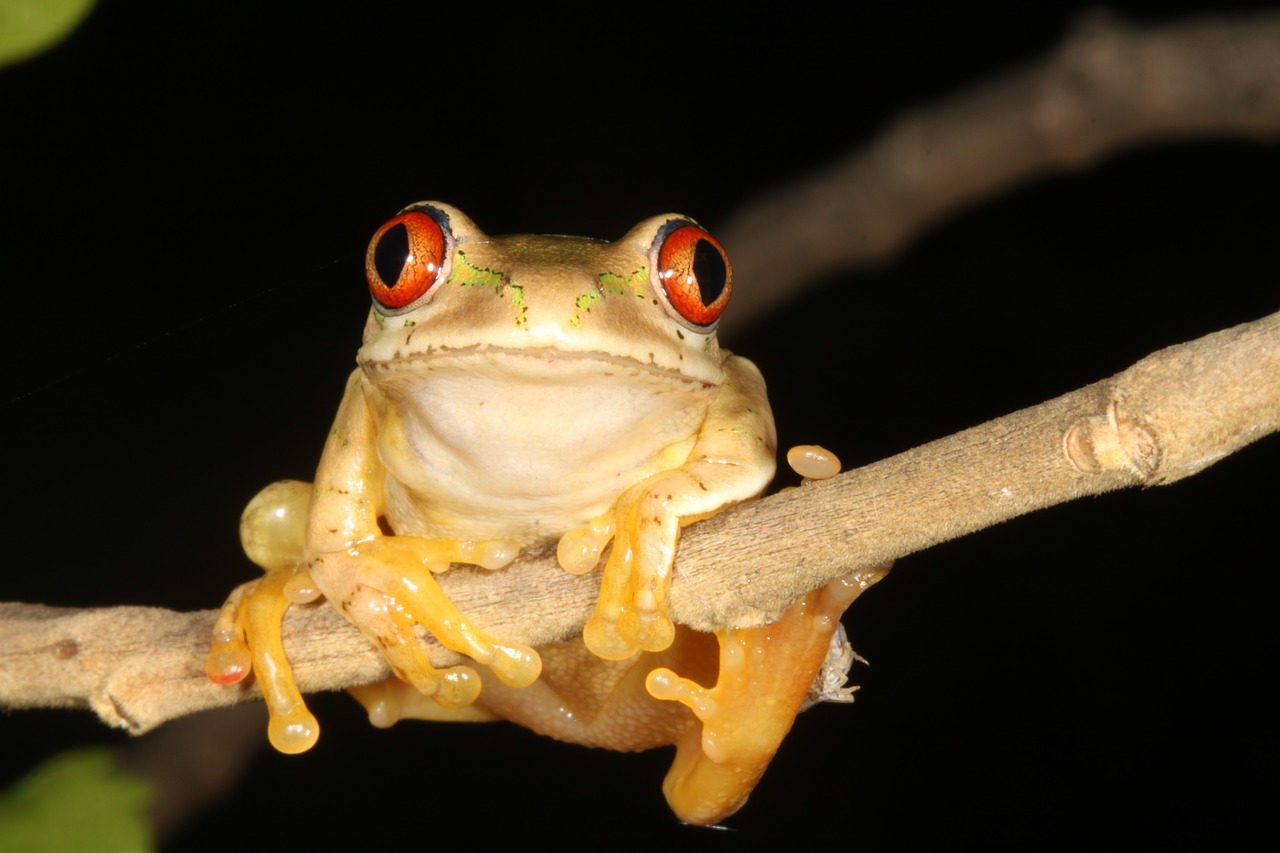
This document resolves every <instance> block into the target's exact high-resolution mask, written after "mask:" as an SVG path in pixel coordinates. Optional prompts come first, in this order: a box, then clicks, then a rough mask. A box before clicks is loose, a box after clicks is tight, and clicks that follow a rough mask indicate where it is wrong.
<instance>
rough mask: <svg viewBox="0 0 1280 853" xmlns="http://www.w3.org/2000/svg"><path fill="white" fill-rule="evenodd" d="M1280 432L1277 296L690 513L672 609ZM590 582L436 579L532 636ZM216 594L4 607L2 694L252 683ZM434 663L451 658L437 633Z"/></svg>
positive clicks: (346, 668)
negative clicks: (211, 598)
mask: <svg viewBox="0 0 1280 853" xmlns="http://www.w3.org/2000/svg"><path fill="white" fill-rule="evenodd" d="M1277 429H1280V313H1277V314H1273V315H1271V316H1269V317H1265V318H1263V319H1261V320H1258V321H1255V322H1253V323H1246V324H1244V325H1240V326H1236V327H1234V328H1232V329H1227V330H1225V331H1222V332H1217V333H1214V334H1211V335H1208V336H1206V337H1203V338H1200V339H1199V340H1196V341H1193V342H1190V343H1186V344H1181V345H1178V346H1174V347H1169V348H1168V349H1164V350H1161V351H1159V352H1157V353H1155V354H1153V355H1151V356H1149V357H1147V358H1145V359H1143V360H1142V361H1139V362H1138V363H1137V364H1135V365H1134V366H1133V367H1131V368H1129V369H1128V370H1125V371H1123V372H1122V373H1120V374H1118V375H1116V376H1114V377H1112V378H1111V379H1108V380H1104V381H1102V382H1098V383H1095V384H1093V385H1089V386H1087V387H1085V388H1081V389H1080V390H1078V391H1073V392H1071V393H1069V394H1066V395H1063V396H1061V397H1058V398H1057V399H1054V400H1050V401H1048V402H1046V403H1042V404H1040V405H1038V406H1033V407H1031V408H1029V409H1024V410H1022V411H1020V412H1015V413H1013V414H1011V415H1007V416H1005V417H1002V418H998V419H996V420H993V421H990V422H988V423H986V424H983V425H982V426H978V427H975V428H973V429H969V430H965V431H964V432H961V433H958V434H956V435H953V436H950V437H948V438H944V439H940V440H938V441H935V442H932V443H930V444H926V445H924V446H922V447H918V448H916V449H914V450H911V451H908V452H906V453H903V454H900V455H898V456H894V457H892V458H890V459H886V460H884V461H881V462H877V463H875V464H873V465H869V466H867V467H865V468H861V469H858V470H856V471H850V472H848V473H846V474H843V475H841V476H839V477H837V478H835V479H833V480H829V481H825V482H821V483H815V484H811V485H809V486H807V487H805V488H801V489H796V490H791V491H787V492H784V493H781V494H779V495H775V496H773V497H771V498H767V499H765V500H761V501H757V502H755V503H752V504H749V505H746V506H743V507H740V508H738V509H737V510H736V511H733V512H730V513H726V514H724V515H722V516H720V517H717V518H715V519H712V520H710V521H708V522H704V523H702V524H699V525H696V526H695V527H692V528H690V529H689V530H688V531H687V532H686V535H685V537H684V541H683V543H682V545H681V550H680V562H679V565H678V568H677V576H676V578H675V579H674V581H673V583H672V588H671V596H670V607H671V613H672V616H673V617H674V618H675V619H676V620H677V621H680V622H683V623H685V624H688V625H692V626H694V627H696V628H701V629H711V628H715V627H719V626H724V625H731V624H732V625H746V624H752V623H756V622H759V621H761V620H764V619H767V618H768V617H769V616H771V615H773V614H776V613H777V612H779V611H780V610H781V609H782V608H783V607H785V606H786V604H787V603H789V602H790V601H791V600H793V599H794V598H795V597H797V596H798V595H800V594H802V593H804V592H805V591H807V590H809V589H813V588H815V587H817V586H819V585H821V584H823V583H825V582H827V581H829V580H832V579H834V578H836V577H839V576H841V575H844V574H847V573H849V572H852V571H866V570H869V569H870V567H873V566H876V565H879V564H882V563H884V562H886V561H888V560H891V559H895V558H897V557H901V556H904V555H906V554H910V553H913V552H915V551H919V550H922V549H924V548H928V547H929V546H931V545H934V544H937V543H939V542H943V541H946V540H948V539H952V538H955V537H957V536H961V535H964V534H966V533H969V532H972V531H975V530H979V529H982V528H984V527H989V526H991V525H994V524H997V523H999V522H1001V521H1004V520H1007V519H1010V518H1014V517H1016V516H1019V515H1023V514H1025V513H1029V512H1032V511H1034V510H1036V509H1040V508H1043V507H1047V506H1052V505H1054V504H1058V503H1062V502H1064V501H1068V500H1072V499H1074V498H1078V497H1081V496H1084V495H1093V494H1099V493H1102V492H1106V491H1110V490H1113V489H1118V488H1122V487H1125V486H1134V485H1162V484H1166V483H1172V482H1175V481H1177V480H1179V479H1182V478H1183V477H1188V476H1190V475H1192V474H1195V473H1197V472H1198V471H1200V470H1202V469H1204V468H1206V467H1208V466H1209V465H1211V464H1213V463H1214V462H1216V461H1217V460H1219V459H1221V458H1223V457H1224V456H1227V455H1228V454H1230V453H1232V452H1234V451H1236V450H1238V449H1240V448H1241V447H1243V446H1245V445H1246V444H1249V443H1250V442H1253V441H1256V440H1257V439H1259V438H1261V437H1263V436H1265V435H1268V434H1270V433H1272V432H1275V431H1276V430H1277ZM597 585H598V581H597V579H596V576H594V575H589V576H585V577H577V576H573V575H570V574H568V573H566V572H563V571H561V570H560V569H559V568H558V567H557V566H556V564H555V559H554V556H552V555H550V554H543V555H540V556H532V557H526V558H524V559H521V560H520V561H518V562H517V563H516V564H515V565H513V566H512V567H511V568H509V569H507V570H505V571H502V572H495V573H486V572H482V571H479V570H468V569H457V570H454V571H452V572H450V573H449V574H448V575H446V576H444V577H443V578H442V586H443V587H444V588H445V591H446V592H447V593H448V594H449V595H450V596H451V597H452V598H453V600H454V601H456V602H457V603H458V604H459V605H460V606H461V608H462V609H463V610H464V611H466V612H469V613H471V614H473V615H474V617H475V621H476V622H477V623H479V624H481V625H483V626H485V627H487V628H489V629H491V630H492V631H494V632H495V633H496V634H498V635H500V636H503V637H506V638H508V639H511V640H517V641H521V642H526V643H529V644H532V645H540V644H543V643H548V642H552V641H555V640H559V639H563V638H566V637H569V636H573V635H574V634H576V633H578V632H579V631H580V630H581V627H582V625H583V623H584V622H585V621H586V617H587V616H588V615H589V613H590V609H591V604H592V602H593V600H594V598H595V593H596V588H597ZM213 616H214V613H213V611H202V612H198V613H173V612H170V611H166V610H158V609H149V608H138V607H121V608H112V609H107V610H72V609H58V608H51V607H42V606H38V605H23V604H4V605H0V705H3V706H5V707H10V708H19V707H41V706H43V707H58V706H62V707H66V706H71V707H77V706H85V705H88V706H91V707H92V708H93V709H94V710H95V711H96V712H97V713H98V714H99V716H101V717H102V718H103V719H104V720H105V721H106V722H108V723H110V724H112V725H116V726H121V727H124V728H128V729H130V730H132V731H134V732H143V731H147V730H148V729H151V728H153V727H155V726H157V725H159V724H160V723H162V722H164V721H165V720H168V719H172V718H174V717H178V716H181V715H183V714H188V713H191V712H194V711H196V710H200V709H203V708H208V707H213V706H219V705H228V704H232V703H234V702H238V701H241V700H244V699H246V698H251V697H253V696H256V692H255V691H253V690H252V688H245V687H234V688H228V687H219V686H216V685H213V684H211V683H210V682H209V681H208V680H207V679H205V677H204V672H203V668H204V655H205V653H206V651H207V648H208V642H209V634H210V630H211V626H212V623H213ZM285 645H286V648H287V650H288V652H289V656H290V659H291V660H292V661H293V663H294V667H295V674H296V676H297V678H298V681H299V684H300V685H301V686H302V687H303V689H304V690H306V691H316V690H332V689H338V688H341V687H346V686H351V685H356V684H363V683H368V682H370V681H373V680H376V679H380V678H383V677H386V676H387V675H388V674H389V673H388V671H387V669H386V666H385V664H384V663H383V662H382V659H381V657H380V656H379V655H378V654H377V652H376V651H374V649H373V648H372V647H371V646H370V645H369V644H368V643H366V642H365V641H364V639H363V638H362V637H361V636H360V634H358V633H357V632H356V631H355V630H354V629H353V628H351V627H350V626H349V625H347V624H346V623H345V622H343V621H342V619H341V617H339V616H338V615H337V614H336V612H335V611H334V610H333V609H332V608H329V607H327V606H312V607H295V608H292V609H291V610H290V611H289V613H288V615H287V618H286V620H285ZM433 652H434V653H433V658H434V659H435V660H436V661H437V662H438V663H445V662H448V661H450V660H455V659H456V655H454V654H453V653H451V652H448V651H447V650H444V649H441V648H439V647H438V646H436V647H434V649H433Z"/></svg>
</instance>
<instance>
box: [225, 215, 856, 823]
mask: <svg viewBox="0 0 1280 853" xmlns="http://www.w3.org/2000/svg"><path fill="white" fill-rule="evenodd" d="M365 267H366V277H367V283H368V286H369V291H370V295H371V297H372V302H373V305H372V308H371V310H370V313H369V315H368V320H367V321H366V324H365V328H364V334H363V343H362V346H361V347H360V349H359V351H358V353H357V357H356V361H357V367H356V369H355V370H354V372H353V373H352V374H351V376H350V378H349V380H348V382H347V385H346V389H345V392H344V395H343V398H342V401H341V403H340V405H339V407H338V413H337V416H336V418H335V421H334V424H333V426H332V428H331V430H330V432H329V434H328V436H327V438H326V442H325V445H324V448H323V451H322V453H321V458H320V462H319V466H318V468H317V471H316V474H315V478H314V482H313V483H302V482H284V483H278V484H273V485H272V486H269V487H268V488H267V489H265V490H263V491H262V492H261V493H260V494H259V495H258V496H257V497H255V498H254V499H253V501H251V502H250V505H249V507H248V509H246V512H245V514H244V517H243V519H242V525H241V538H242V542H243V543H244V546H245V551H246V553H247V554H248V556H249V557H250V559H251V560H253V562H255V563H257V564H258V565H259V566H260V567H262V568H263V569H264V570H265V574H264V575H263V576H262V577H260V578H258V579H257V580H253V581H250V582H248V583H246V584H243V585H241V586H240V587H238V588H237V589H236V590H234V591H233V592H232V594H231V595H230V596H229V598H228V599H227V602H226V604H224V606H223V608H222V610H221V611H220V613H219V616H218V618H217V622H216V624H215V627H214V636H213V643H212V646H211V650H210V653H209V658H208V663H207V674H208V676H209V678H210V679H211V680H213V681H214V682H217V683H220V684H234V683H237V682H240V681H242V680H243V679H245V678H246V677H247V676H249V675H250V673H253V674H254V676H255V678H256V680H257V683H258V685H259V687H260V688H261V691H262V694H263V696H264V698H265V700H266V703H267V707H268V711H269V722H268V738H269V740H270V741H271V743H272V745H273V746H275V747H276V748H277V749H278V750H280V751H282V752H285V753H297V752H303V751H305V750H307V749H309V748H311V746H312V745H313V744H314V743H315V742H316V739H317V738H318V736H319V725H318V723H317V721H316V720H315V717H314V716H313V715H312V714H311V712H310V711H309V710H308V709H307V707H306V703H305V700H304V699H303V697H302V695H301V693H300V691H299V689H298V687H297V685H296V683H295V682H294V679H293V675H292V671H291V669H290V667H289V663H288V657H287V655H286V653H285V651H284V648H283V642H282V640H281V619H282V616H283V614H284V612H285V610H286V608H288V607H289V606H292V605H305V604H310V603H312V602H318V601H319V600H320V599H322V598H323V599H324V600H325V601H327V602H329V603H330V604H332V605H333V606H335V607H337V608H338V610H339V611H340V612H341V613H342V615H343V616H344V617H345V618H346V619H347V620H348V621H349V622H351V623H352V624H353V625H355V627H356V628H358V629H359V630H360V631H361V632H362V633H363V634H364V635H365V636H366V637H367V638H368V639H369V640H370V641H371V642H373V643H374V644H375V645H376V646H377V647H378V648H379V649H380V650H381V652H382V655H383V656H384V657H385V659H386V661H387V663H388V665H389V667H390V669H391V672H392V674H393V678H391V679H390V680H388V681H387V682H384V683H383V684H379V685H366V686H363V687H359V688H355V689H353V690H352V691H351V692H352V693H353V694H354V695H355V696H356V698H357V699H358V700H360V701H361V702H362V703H363V704H364V705H365V707H366V709H367V710H368V712H369V716H370V719H371V721H372V722H373V723H374V724H375V725H390V724H392V723H394V722H396V721H398V720H401V719H406V718H414V719H428V720H444V721H459V722H461V721H481V720H491V719H507V720H510V721H513V722H516V723H519V724H522V725H525V726H527V727H529V728H532V729H534V730H535V731H539V732H541V733H543V734H548V735H550V736H552V737H557V738H560V739H562V740H567V741H572V742H576V743H581V744H585V745H589V746H602V747H607V748H613V749H622V750H637V749H648V748H652V747H656V746H661V745H669V744H675V745H676V747H677V757H676V760H675V763H674V764H673V767H672V770H671V772H670V773H669V774H668V777H667V781H666V783H664V791H665V792H666V795H667V799H668V802H669V803H670V804H671V806H672V808H673V809H674V811H675V812H676V814H677V815H678V816H679V817H680V818H681V819H682V820H685V821H687V822H690V823H698V824H709V823H716V822H719V821H720V820H723V819H724V818H725V817H726V816H728V815H729V814H732V813H733V812H734V811H736V810H737V809H738V808H739V807H740V806H741V805H742V803H743V802H745V799H746V796H747V795H748V794H749V793H750V792H751V790H752V789H753V788H754V787H755V784H756V782H757V781H758V779H759V778H760V775H761V774H762V773H763V772H764V768H765V766H767V764H768V762H769V760H770V759H771V758H772V756H773V754H774V752H775V751H776V749H777V748H778V745H779V744H780V742H781V739H782V737H783V736H784V735H785V734H786V732H787V730H788V729H789V728H790V726H791V722H792V720H793V719H794V717H795V715H796V713H798V711H799V709H800V707H801V706H802V705H803V704H804V702H805V701H806V698H805V697H806V696H807V695H808V694H809V691H810V688H811V687H812V685H813V682H814V679H815V677H816V676H818V674H819V673H820V671H821V670H822V667H823V665H824V662H826V661H827V660H828V658H830V657H831V655H832V654H833V649H835V648H836V647H837V646H839V645H840V640H839V638H840V637H842V634H841V633H840V628H839V625H840V614H841V613H842V612H843V610H844V608H845V607H847V606H848V604H849V603H850V602H851V601H852V600H853V598H854V597H856V595H857V593H858V592H859V591H860V590H861V588H863V587H864V586H865V584H859V583H854V582H837V583H836V584H832V585H828V587H825V588H823V589H821V590H817V591H815V592H813V593H811V594H810V595H809V596H806V597H805V598H804V599H802V600H801V601H799V602H797V603H795V604H794V605H793V606H792V607H791V608H790V609H789V610H788V611H787V612H786V613H785V614H784V615H783V616H782V617H781V618H779V619H777V620H776V621H774V622H772V623H770V624H767V625H761V626H755V627H747V628H730V629H726V630H723V631H720V632H717V633H703V632H698V631H694V630H692V629H690V628H688V627H686V626H682V625H676V624H674V623H673V622H672V620H671V619H670V617H669V615H668V614H667V610H666V595H667V591H668V588H669V585H670V581H671V576H672V572H673V566H674V563H675V556H676V550H677V546H678V543H679V539H680V533H681V530H682V528H685V527H687V526H688V525H690V524H693V523H696V522H698V521H701V520H704V519H706V518H709V517H711V516H714V515H716V514H717V513H720V512H722V511H724V510H726V509H727V508H729V507H732V506H734V505H735V504H739V503H742V502H744V501H748V500H751V499H753V498H755V497H758V496H759V495H760V494H761V493H762V492H763V491H764V489H765V488H766V487H767V486H768V484H769V482H770V481H771V480H772V478H773V476H774V473H775V464H776V463H775V451H776V432H775V427H774V422H773V416H772V412H771V410H770V407H769V402H768V397H767V394H766V391H765V385H764V380H763V378H762V377H761V374H760V371H759V370H758V369H757V368H756V367H755V365H754V364H752V363H751V362H750V361H749V360H747V359H745V358H742V357H740V356H736V355H733V354H732V353H730V352H729V351H727V350H725V349H722V348H721V347H720V345H719V342H718V339H717V335H716V328H717V325H718V322H719V319H720V317H721V316H722V314H723V312H724V310H725V307H726V306H727V305H728V302H729V299H730V296H731V294H732V290H733V274H732V266H731V264H730V261H729V258H728V255H727V253H726V251H725V249H724V247H723V246H722V245H721V244H720V242H719V241H718V240H717V239H716V238H715V237H713V236H712V235H711V234H710V233H709V232H708V231H707V230H706V229H705V228H703V227H702V226H701V225H699V224H698V223H697V222H696V221H695V220H693V219H691V218H689V217H687V216H683V215H680V214H664V215H661V216H656V217H652V218H649V219H646V220H644V221H643V222H641V223H639V224H638V225H636V226H635V227H634V228H632V229H631V230H630V231H628V232H627V233H626V234H625V235H623V236H622V237H621V238H620V239H618V240H615V241H613V242H607V241H603V240H596V239H590V238H580V237H567V236H543V235H528V234H523V235H513V236H500V237H492V236H489V235H488V234H486V233H485V232H484V231H482V230H481V229H480V228H479V226H477V225H476V224H475V222H473V221H472V220H471V219H470V218H469V217H468V216H467V215H466V214H464V213H463V212H462V211H460V210H458V209H457V208H455V207H453V206H450V205H448V204H445V203H442V202H436V201H424V202H418V203H415V204H412V205H409V206H408V207H405V208H404V209H402V210H401V211H400V212H399V213H397V214H396V215H395V216H394V217H392V218H391V219H390V220H388V221H387V222H386V223H384V224H383V225H382V226H381V227H380V228H379V229H378V230H377V231H376V232H375V234H374V236H373V238H372V240H371V241H370V244H369V248H368V250H367V253H366V257H365ZM552 545H554V546H555V547H556V553H557V558H558V561H559V563H560V566H561V567H562V568H563V569H564V570H566V571H569V572H573V573H577V574H584V573H587V572H591V571H594V570H596V569H597V568H598V567H599V566H600V564H601V563H603V568H602V569H601V570H600V593H599V596H598V599H597V601H596V604H595V607H594V611H593V613H592V615H591V617H590V619H589V620H588V621H587V623H586V625H585V628H584V629H583V634H582V637H581V638H572V639H569V640H566V641H565V642H563V643H557V644H552V645H547V646H543V647H540V648H537V649H535V648H531V647H528V646H525V645H522V644H520V643H515V642H509V641H507V640H504V639H502V638H499V637H494V636H492V635H490V634H489V633H487V632H486V631H484V630H483V629H482V627H480V626H477V625H475V624H473V622H472V621H471V620H470V619H468V618H467V616H466V614H464V613H462V612H461V611H460V610H459V609H458V608H457V607H456V606H455V605H454V604H453V602H451V601H450V600H449V598H448V597H447V596H446V595H445V593H444V592H443V590H442V589H441V587H440V585H439V583H438V582H437V581H436V580H435V575H437V574H439V573H441V572H445V571H447V570H449V569H450V567H451V566H454V565H474V566H480V567H482V568H483V569H486V570H493V571H498V570H501V569H503V568H504V567H506V566H507V565H509V564H510V563H511V562H512V561H513V560H514V559H515V558H516V557H517V556H518V555H519V554H520V553H522V552H524V551H526V550H529V549H536V548H540V547H544V546H545V547H550V546H552ZM419 626H420V627H421V628H422V629H425V631H426V632H428V633H429V634H431V635H432V636H433V637H434V638H435V639H436V640H438V641H439V642H440V643H441V644H442V645H443V646H445V647H446V648H448V649H451V650H453V651H455V652H458V653H460V654H461V655H463V656H464V663H462V664H459V665H456V666H452V667H447V668H443V669H437V668H436V667H435V666H433V665H432V663H431V661H430V660H429V659H428V656H427V653H426V651H425V649H424V647H423V645H422V644H421V642H420V641H419V639H418V636H417V633H416V631H417V630H418V628H419ZM707 684H711V685H713V686H710V687H706V686H704V685H707Z"/></svg>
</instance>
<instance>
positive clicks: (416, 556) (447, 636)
mask: <svg viewBox="0 0 1280 853" xmlns="http://www.w3.org/2000/svg"><path fill="white" fill-rule="evenodd" d="M490 544H491V543H474V542H446V541H440V540H427V539H418V538H416V537H405V536H388V537H381V538H379V539H374V540H370V541H368V542H362V543H360V544H358V545H357V546H356V547H354V548H351V549H350V550H348V551H345V552H337V553H332V554H322V555H320V556H318V557H316V558H315V559H313V560H312V563H311V569H312V573H313V574H315V575H316V578H317V580H318V581H319V582H320V586H321V587H322V588H323V589H324V590H325V591H326V594H327V596H328V598H329V600H330V601H332V602H333V603H334V604H336V605H337V606H338V608H339V609H340V610H341V611H342V612H343V614H344V615H345V616H346V617H347V619H349V620H350V621H351V622H352V623H353V624H354V625H355V626H356V627H357V628H359V629H360V630H361V631H362V632H363V633H364V634H365V636H367V637H369V638H370V639H371V640H372V641H373V642H374V643H375V644H377V645H378V647H379V648H380V649H382V653H383V656H384V657H385V658H386V659H387V663H388V664H390V665H391V669H392V672H394V673H395V675H396V677H397V678H400V679H401V680H403V681H407V682H408V683H409V684H412V685H413V686H414V687H415V688H416V689H417V690H418V691H419V692H421V693H422V694H423V695H424V696H430V697H432V698H433V699H434V700H435V701H436V702H437V703H439V704H440V705H442V706H444V707H446V708H460V707H463V706H466V705H469V704H471V702H473V701H474V700H475V698H476V696H477V695H478V694H479V692H480V680H479V677H478V676H477V675H476V672H475V670H474V669H472V668H471V667H469V666H455V667H451V668H449V669H444V670H441V669H436V668H435V667H433V666H432V665H431V662H430V659H429V658H428V656H427V653H426V652H425V651H424V649H423V646H422V644H421V642H420V641H419V639H418V634H417V628H416V626H418V625H421V626H422V627H423V628H425V629H426V630H427V631H428V632H430V633H431V634H432V635H433V636H434V637H435V638H436V639H437V640H439V642H440V643H441V644H442V645H444V646H445V647H446V648H449V649H452V650H454V651H456V652H461V653H462V654H465V655H467V656H469V657H470V658H472V659H473V660H475V661H476V662H478V663H481V664H484V665H486V666H488V667H489V668H490V669H491V670H492V671H493V673H494V674H495V675H497V677H498V678H499V679H500V680H501V681H502V682H503V683H505V684H509V685H512V686H513V687H524V686H526V685H529V684H532V683H533V682H534V680H535V679H537V677H538V673H539V672H540V670H541V667H542V662H541V660H540V659H539V657H538V655H537V653H536V652H535V651H534V650H533V649H531V648H528V647H527V646H521V645H516V644H512V643H503V642H500V641H498V640H497V639H495V638H494V637H492V636H490V635H489V634H487V633H485V632H483V631H481V630H480V629H478V628H476V627H475V626H474V625H473V624H472V623H471V622H470V620H468V619H467V617H466V616H464V615H463V614H462V612H461V611H460V610H458V608H457V607H456V606H454V604H453V602H451V601H450V600H449V599H448V597H447V596H445V594H444V591H443V590H441V589H440V586H439V584H437V583H436V581H435V578H434V577H432V573H433V572H439V571H443V570H444V569H447V568H448V566H449V563H450V562H451V561H452V560H458V561H462V560H466V561H468V562H470V561H473V560H474V561H476V562H480V561H481V560H482V559H485V554H487V553H489V550H490V549H489V545H490ZM505 544H506V543H504V545H505ZM497 550H500V551H502V553H503V557H502V559H504V560H505V561H506V562H510V560H511V559H512V558H513V557H514V553H511V554H509V555H508V551H507V550H505V549H504V548H498V549H497ZM489 562H490V565H489V567H491V568H492V567H494V566H493V565H492V564H491V563H492V561H489Z"/></svg>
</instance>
